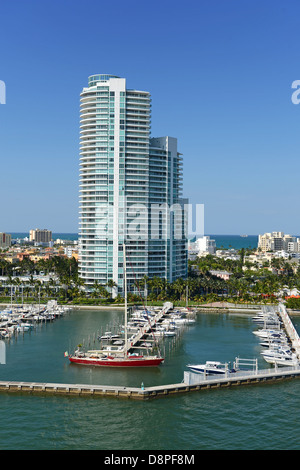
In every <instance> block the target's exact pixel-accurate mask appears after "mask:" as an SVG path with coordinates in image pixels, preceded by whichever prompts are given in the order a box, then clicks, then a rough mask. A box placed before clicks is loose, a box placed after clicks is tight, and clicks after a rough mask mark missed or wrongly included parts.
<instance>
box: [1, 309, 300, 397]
mask: <svg viewBox="0 0 300 470" xmlns="http://www.w3.org/2000/svg"><path fill="white" fill-rule="evenodd" d="M270 310H271V313H272V314H276V315H278V316H279V317H280V320H281V322H282V323H281V326H279V325H277V328H276V329H270V330H267V329H266V328H262V329H261V330H258V331H268V335H269V336H268V340H269V341H270V343H269V347H268V348H267V350H268V351H269V354H270V355H272V354H273V356H275V359H274V360H273V361H272V360H270V358H269V357H268V358H267V362H269V363H271V364H272V366H271V367H267V368H258V360H257V359H241V358H239V357H236V358H235V362H234V365H233V367H230V366H229V365H228V363H224V364H221V363H220V362H216V361H207V362H206V363H205V364H204V366H205V367H204V369H200V366H199V365H198V371H197V364H196V365H195V364H194V365H192V364H187V365H186V367H187V368H188V369H190V370H185V371H184V374H183V379H182V380H181V381H180V382H175V383H169V384H165V385H159V384H158V385H153V386H144V384H143V383H142V384H141V386H140V387H132V386H122V385H97V384H77V383H73V384H72V383H67V384H66V383H57V382H34V381H31V382H30V381H10V380H4V381H0V391H1V392H18V393H30V394H55V395H69V396H77V397H79V396H81V397H82V396H110V397H118V398H131V399H135V400H148V399H152V398H159V397H166V396H168V395H175V394H183V393H187V392H193V391H199V390H208V389H216V388H219V389H220V388H230V387H236V386H240V385H251V384H259V383H262V384H266V383H272V382H277V381H281V380H284V379H292V378H297V377H299V376H300V363H299V352H300V349H299V344H300V342H299V336H298V333H297V331H296V329H295V327H294V325H293V324H292V322H291V320H290V318H289V316H288V314H287V312H286V309H285V307H284V306H283V305H282V304H280V305H279V307H278V308H277V307H276V308H275V307H265V308H264V309H263V311H262V314H264V315H267V316H269V315H270ZM140 312H141V311H140ZM152 313H153V312H152ZM180 313H181V315H180ZM184 313H186V312H179V311H176V313H175V312H174V309H173V306H172V304H170V303H166V304H165V305H164V307H163V308H162V309H160V310H159V311H157V312H156V314H154V313H153V316H152V318H151V321H150V322H149V323H148V325H147V326H146V325H143V326H142V327H141V329H140V330H138V332H137V333H136V334H135V337H134V338H130V341H131V342H130V346H131V347H133V348H134V347H137V345H138V343H140V342H141V343H142V344H144V343H145V335H148V334H149V331H150V330H152V329H153V330H154V329H155V328H156V327H157V326H158V325H161V324H166V320H168V324H169V322H170V320H172V321H174V318H176V319H177V320H178V322H179V324H184V323H185V322H183V321H182V322H181V321H180V320H184V319H185V318H186V317H185V315H184ZM137 317H138V315H137V312H136V315H135V318H137ZM187 320H188V318H187ZM191 324H193V323H191ZM283 325H287V328H285V327H284V328H282V326H283ZM261 326H264V327H265V326H266V325H261ZM254 332H255V331H253V333H254ZM272 335H273V336H272ZM282 335H284V336H285V337H284V338H283V336H282ZM106 336H108V335H106ZM112 336H116V335H111V336H109V338H105V340H107V339H109V340H110V341H111V340H112ZM273 337H274V339H276V340H277V341H278V338H280V339H283V341H284V342H285V343H284V344H287V343H288V344H289V346H288V348H286V351H285V352H286V353H287V354H289V353H290V351H291V350H292V352H291V354H292V355H293V356H292V358H293V361H292V362H290V361H289V360H288V359H285V358H284V359H283V360H281V357H278V356H277V348H274V346H273V344H272V340H273ZM113 339H114V338H113ZM102 341H103V338H102ZM150 344H151V343H148V347H149V345H150ZM277 345H278V343H277ZM277 345H276V346H277ZM151 346H152V344H151ZM277 347H278V346H277ZM104 350H105V349H102V351H104ZM264 351H266V349H264ZM263 357H264V359H266V353H265V352H264V354H263ZM288 357H289V356H288ZM294 359H295V360H294ZM202 366H203V365H202ZM208 366H210V369H209V370H207V367H208ZM138 369H139V368H138Z"/></svg>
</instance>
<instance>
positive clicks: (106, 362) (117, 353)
mask: <svg viewBox="0 0 300 470" xmlns="http://www.w3.org/2000/svg"><path fill="white" fill-rule="evenodd" d="M123 263H124V291H125V328H124V329H125V342H124V348H122V349H118V350H110V351H104V350H91V351H87V352H83V351H81V350H80V349H77V350H76V351H75V352H74V354H73V355H68V354H66V355H68V357H69V360H70V362H72V363H75V364H82V365H88V366H103V367H156V366H159V365H160V364H161V363H162V362H163V361H164V358H163V357H161V356H160V355H155V356H150V355H143V354H136V353H133V354H131V353H130V352H129V350H130V348H131V344H130V345H128V338H127V279H126V251H125V244H124V245H123Z"/></svg>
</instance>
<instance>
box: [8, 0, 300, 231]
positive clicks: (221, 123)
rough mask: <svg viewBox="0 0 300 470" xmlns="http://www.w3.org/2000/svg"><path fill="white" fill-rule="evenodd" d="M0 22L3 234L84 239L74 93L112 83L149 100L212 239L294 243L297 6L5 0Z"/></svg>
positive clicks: (221, 0)
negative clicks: (112, 79) (79, 234)
mask: <svg viewBox="0 0 300 470" xmlns="http://www.w3.org/2000/svg"><path fill="white" fill-rule="evenodd" d="M0 21H1V26H0V44H1V60H0V80H4V81H5V83H6V87H7V98H6V99H7V103H6V105H0V156H1V161H0V163H1V165H0V171H1V184H0V198H1V206H0V207H1V212H0V231H7V232H15V231H28V230H29V229H31V228H35V227H38V228H48V229H52V230H53V231H54V232H76V231H77V228H78V168H79V94H80V92H81V90H82V88H83V86H85V85H86V84H87V79H88V76H89V75H92V74H94V73H111V74H115V75H119V76H121V77H125V78H127V86H128V87H129V88H137V89H142V90H147V91H150V92H151V94H152V136H162V135H170V136H173V137H177V138H178V144H179V150H180V152H182V154H183V155H184V195H185V196H186V197H189V198H190V201H191V202H193V203H194V204H196V203H199V204H200V203H201V204H205V232H206V233H214V234H233V233H237V234H238V233H248V234H257V233H262V232H265V231H272V230H282V231H284V232H286V233H293V234H299V233H300V221H299V215H298V212H299V199H300V197H299V179H300V159H299V140H300V139H299V138H300V105H298V106H296V105H294V104H292V102H291V94H292V89H291V84H292V82H293V81H294V80H299V79H300V56H299V55H300V53H299V50H300V49H299V45H300V4H299V1H296V0H289V1H288V2H283V1H281V0H280V1H278V0H272V1H271V0H259V1H258V0H243V1H241V0H197V1H194V0H192V1H191V0H187V1H185V2H176V1H174V0H173V1H170V0H160V1H157V0H154V1H151V2H143V1H136V0H127V1H120V0H116V1H114V2H106V1H100V0H97V1H96V0H89V1H86V0H85V1H83V0H51V1H49V0H14V1H13V2H12V1H9V0H2V1H1V5H0Z"/></svg>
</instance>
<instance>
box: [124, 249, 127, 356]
mask: <svg viewBox="0 0 300 470" xmlns="http://www.w3.org/2000/svg"><path fill="white" fill-rule="evenodd" d="M123 276H124V297H125V346H124V354H125V355H126V354H127V273H126V248H125V243H123Z"/></svg>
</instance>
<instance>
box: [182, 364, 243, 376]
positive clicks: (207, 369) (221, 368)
mask: <svg viewBox="0 0 300 470" xmlns="http://www.w3.org/2000/svg"><path fill="white" fill-rule="evenodd" d="M187 367H188V368H189V369H190V370H191V371H192V372H197V373H202V374H209V375H216V374H225V373H226V372H236V369H230V368H228V364H221V362H216V361H206V363H205V364H194V365H193V364H188V365H187Z"/></svg>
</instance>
